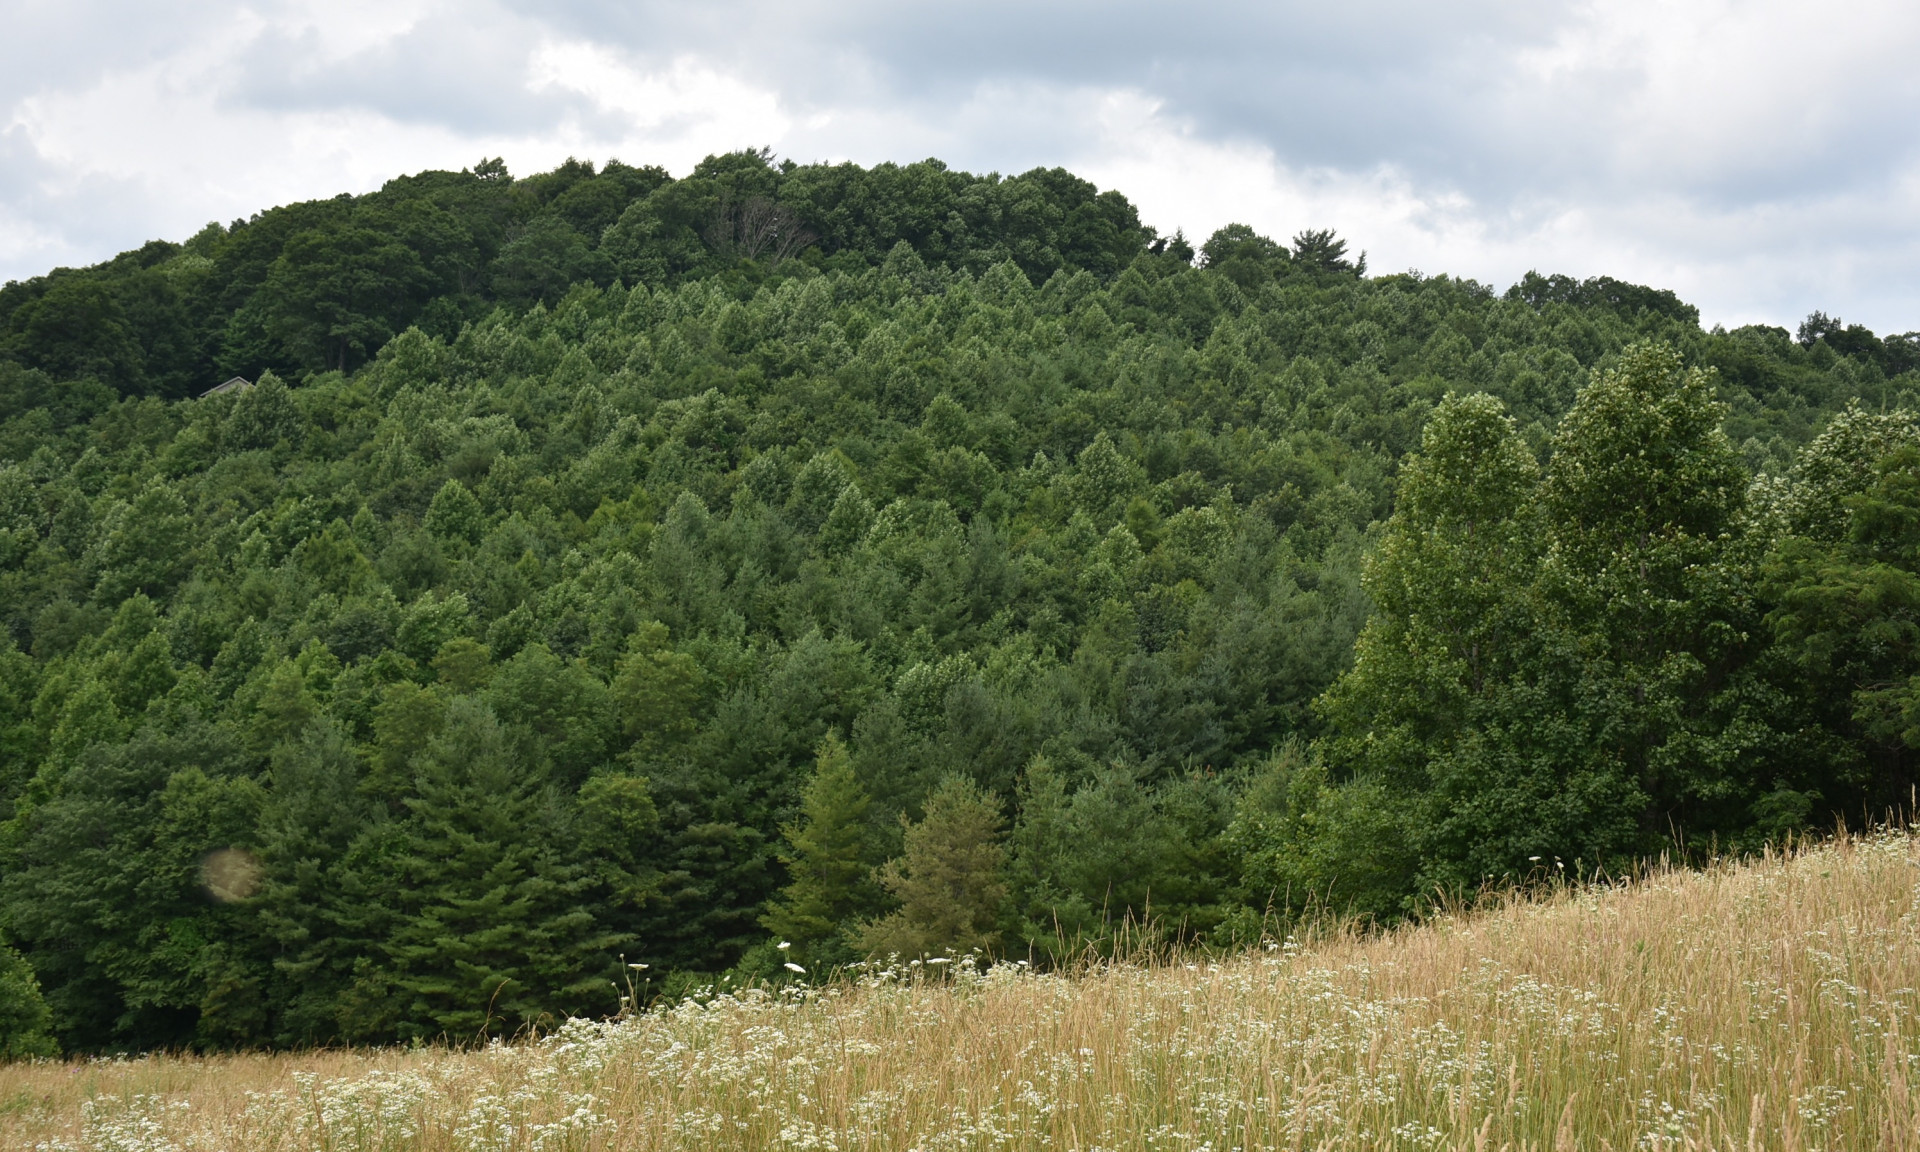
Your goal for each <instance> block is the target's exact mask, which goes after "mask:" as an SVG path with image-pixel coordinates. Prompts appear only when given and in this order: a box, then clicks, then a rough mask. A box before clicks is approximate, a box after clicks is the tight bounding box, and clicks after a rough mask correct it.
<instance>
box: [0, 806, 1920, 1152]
mask: <svg viewBox="0 0 1920 1152" xmlns="http://www.w3.org/2000/svg"><path fill="white" fill-rule="evenodd" d="M1917 916H1920V845H1916V842H1915V840H1914V839H1913V838H1912V837H1911V836H1908V835H1895V834H1888V835H1882V836H1877V837H1872V838H1867V839H1850V840H1844V841H1841V842H1838V843H1832V844H1826V845H1823V846H1820V847H1817V848H1812V849H1809V850H1806V851H1803V852H1800V853H1798V854H1796V855H1793V856H1791V857H1787V858H1771V859H1767V860H1762V861H1758V862H1754V863H1750V864H1745V865H1740V866H1725V867H1720V868H1715V869H1712V870H1709V871H1706V872H1704V873H1688V872H1669V873H1662V874H1659V875H1656V876H1654V877H1652V878H1650V879H1647V880H1644V881H1641V882H1639V883H1636V884H1633V885H1630V886H1625V887H1621V888H1616V889H1610V890H1582V891H1563V892H1559V893H1557V894H1551V895H1548V896H1546V897H1543V898H1541V899H1538V900H1535V901H1532V902H1516V903H1514V904H1512V905H1510V906H1508V907H1505V908H1502V909H1498V910H1495V911H1491V912H1487V913H1482V914H1478V915H1474V916H1469V917H1462V918H1460V919H1456V920H1452V921H1447V922H1441V923H1435V924H1429V925H1426V926H1424V927H1420V928H1417V929H1412V930H1407V931H1403V932H1400V933H1396V934H1392V935H1388V936H1375V937H1351V936H1340V937H1335V938H1330V939H1325V940H1320V941H1316V942H1311V943H1308V944H1306V945H1304V946H1301V945H1297V944H1293V943H1288V944H1286V945H1275V946H1273V947H1271V948H1270V949H1269V950H1267V951H1264V952H1257V953H1253V954H1249V955H1243V956H1240V957H1237V958H1234V959H1229V960H1223V961H1219V962H1215V963H1207V962H1195V963H1165V964H1155V965H1146V966H1121V967H1114V968H1105V969H1100V970H1096V971H1093V972H1090V973H1087V974H1083V975H1079V976H1072V977H1069V976H1057V975H1037V974H1033V973H1030V972H1027V971H1025V970H1023V969H1019V968H1013V967H1007V966H1002V967H998V968H995V969H993V970H992V971H991V972H990V973H987V974H985V975H977V974H975V973H973V972H972V971H971V970H970V969H968V968H966V967H965V966H959V970H958V971H953V968H954V966H947V967H946V968H945V969H943V971H950V972H951V975H948V976H943V977H940V978H934V979H927V978H922V977H920V976H919V975H917V974H915V973H913V972H912V971H909V972H907V973H904V974H901V973H884V974H879V975H876V976H874V977H871V978H869V979H867V980H865V981H863V982H861V983H859V984H858V985H852V986H840V987H834V988H829V989H825V990H813V991H807V992H800V991H798V990H791V991H788V992H784V993H780V994H768V993H765V992H758V991H753V992H747V993H744V994H740V995H722V996H717V997H715V998H713V999H711V1000H709V1001H708V1002H706V1003H704V1004H686V1005H682V1006H680V1007H677V1008H674V1009H672V1010H666V1011H659V1012H655V1013H652V1014H648V1015H644V1016H641V1017H639V1018H636V1019H633V1020H630V1021H627V1022H623V1023H614V1024H604V1025H600V1024H587V1023H577V1024H574V1025H571V1026H569V1027H567V1028H565V1029H563V1030H562V1031H560V1032H559V1033H558V1034H555V1035H552V1036H549V1037H547V1038H545V1039H543V1040H541V1041H539V1042H537V1043H527V1044H520V1045H507V1046H495V1047H493V1048H490V1049H487V1050H484V1051H469V1052H456V1051H445V1050H424V1051H413V1052H408V1051H397V1050H396V1051H385V1052H369V1053H360V1052H355V1053H345V1052H329V1053H319V1054H309V1055H297V1056H278V1057H267V1056H229V1057H216V1058H207V1059H176V1058H152V1059H142V1060H133V1061H112V1062H97V1063H89V1064H43V1065H38V1066H14V1067H10V1068H0V1125H4V1133H5V1137H4V1140H5V1143H6V1144H7V1146H9V1147H16V1148H35V1147H38V1148H49V1149H55V1148H58V1149H82V1148H89V1149H102V1150H106V1149H112V1150H115V1152H119V1150H131V1149H209V1150H211V1149H221V1150H249V1149H261V1150H265V1149H275V1150H280V1152H299V1150H309V1149H312V1150H319V1149H326V1150H329V1152H333V1150H347V1149H352V1150H362V1149H413V1148H421V1149H677V1148H688V1149H701V1150H718V1149H771V1148H796V1149H839V1150H852V1149H903V1150H904V1149H915V1148H919V1149H975V1148H978V1149H1039V1148H1048V1149H1085V1150H1092V1149H1096V1148H1097V1149H1107V1150H1118V1149H1183V1150H1198V1149H1213V1150H1216V1152H1224V1150H1226V1149H1254V1148H1409V1149H1412V1148H1473V1149H1481V1148H1485V1149H1496V1148H1514V1149H1520V1148H1539V1149H1556V1150H1558V1149H1568V1148H1578V1149H1616V1150H1625V1149H1629V1148H1713V1149H1748V1148H1783V1149H1797V1148H1862V1149H1865V1148H1886V1149H1902V1148H1916V1147H1920V1135H1916V1133H1917V1132H1920V1094H1916V1092H1915V1084H1914V1081H1915V1080H1916V1079H1920V993H1917V992H1916V988H1920V923H1917V922H1916V917H1917Z"/></svg>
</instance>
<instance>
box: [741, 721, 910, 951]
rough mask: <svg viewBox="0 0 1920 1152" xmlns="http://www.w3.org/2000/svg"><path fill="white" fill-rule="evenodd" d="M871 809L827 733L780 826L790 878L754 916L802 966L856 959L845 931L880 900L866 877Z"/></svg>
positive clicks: (842, 749)
mask: <svg viewBox="0 0 1920 1152" xmlns="http://www.w3.org/2000/svg"><path fill="white" fill-rule="evenodd" d="M872 807H873V801H872V799H871V798H869V797H868V795H867V792H866V789H864V788H862V787H861V786H860V780H859V777H858V776H856V775H855V773H854V770H853V757H852V756H851V755H849V754H848V752H847V746H846V744H844V743H843V742H842V741H841V740H840V738H839V737H838V736H836V735H833V734H831V733H830V734H828V736H827V738H826V740H825V741H823V742H822V743H821V745H820V750H819V753H818V756H817V759H816V760H815V764H814V770H813V776H812V778H811V779H809V780H808V782H807V787H806V791H805V792H803V793H802V794H801V797H800V819H799V820H798V821H797V822H796V823H792V824H789V825H787V826H786V827H785V828H784V829H782V833H783V835H784V836H785V839H786V843H787V848H786V851H784V852H782V853H781V854H780V862H781V863H782V864H784V865H786V868H787V875H788V876H789V877H790V878H791V879H790V880H789V881H788V883H787V886H786V887H785V888H784V889H782V890H781V893H780V898H779V899H778V900H777V901H775V902H774V903H773V904H772V905H770V906H769V907H768V909H767V912H766V914H765V915H763V916H761V918H760V922H761V923H762V924H764V925H765V926H766V928H767V930H768V931H769V932H772V933H773V934H774V935H775V936H778V937H780V938H781V939H783V940H785V941H787V942H789V943H791V944H793V945H794V946H795V947H794V950H793V956H794V958H795V959H796V960H799V961H800V962H801V963H802V965H803V966H805V967H821V966H826V965H832V964H843V963H846V962H848V961H850V960H855V959H858V958H859V957H857V956H855V955H854V954H853V953H852V951H851V950H850V949H849V948H848V947H847V941H846V940H845V934H846V929H847V926H849V925H852V924H853V923H855V922H856V921H857V920H859V919H863V918H866V917H869V916H871V915H873V914H874V913H875V912H876V911H877V910H878V908H879V905H880V903H881V901H880V892H879V889H878V888H877V887H876V885H875V884H874V882H873V880H872V878H871V873H872V872H873V869H874V866H875V864H876V863H877V861H876V860H875V855H876V853H875V851H874V839H875V837H874V830H873V825H872V820H871V810H872Z"/></svg>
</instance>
